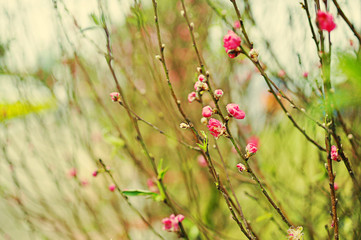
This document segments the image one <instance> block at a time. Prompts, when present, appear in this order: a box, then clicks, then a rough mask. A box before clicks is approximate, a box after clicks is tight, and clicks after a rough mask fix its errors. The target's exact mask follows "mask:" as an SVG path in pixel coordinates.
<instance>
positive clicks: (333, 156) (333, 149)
mask: <svg viewBox="0 0 361 240" xmlns="http://www.w3.org/2000/svg"><path fill="white" fill-rule="evenodd" d="M331 159H332V160H333V161H337V162H339V161H340V160H339V157H338V151H337V147H336V146H335V145H332V146H331Z"/></svg>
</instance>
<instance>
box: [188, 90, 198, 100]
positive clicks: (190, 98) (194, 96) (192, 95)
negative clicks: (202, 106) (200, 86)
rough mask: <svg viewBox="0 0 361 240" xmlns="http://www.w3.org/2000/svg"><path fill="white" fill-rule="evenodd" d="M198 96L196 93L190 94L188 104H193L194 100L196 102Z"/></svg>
mask: <svg viewBox="0 0 361 240" xmlns="http://www.w3.org/2000/svg"><path fill="white" fill-rule="evenodd" d="M196 97H197V94H196V92H191V93H190V94H188V102H189V103H191V102H193V101H194V100H196Z"/></svg>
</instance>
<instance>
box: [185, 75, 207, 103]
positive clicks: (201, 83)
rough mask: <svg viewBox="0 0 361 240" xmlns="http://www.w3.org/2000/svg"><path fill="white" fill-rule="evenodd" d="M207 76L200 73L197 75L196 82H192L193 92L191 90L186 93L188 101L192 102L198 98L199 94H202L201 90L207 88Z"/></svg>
mask: <svg viewBox="0 0 361 240" xmlns="http://www.w3.org/2000/svg"><path fill="white" fill-rule="evenodd" d="M206 81H207V78H206V77H205V76H204V75H203V74H201V75H199V76H198V80H197V82H196V83H195V84H194V90H195V92H191V93H189V94H188V102H189V103H192V102H194V101H195V100H197V99H198V97H199V95H202V93H203V91H207V90H208V84H207V83H206Z"/></svg>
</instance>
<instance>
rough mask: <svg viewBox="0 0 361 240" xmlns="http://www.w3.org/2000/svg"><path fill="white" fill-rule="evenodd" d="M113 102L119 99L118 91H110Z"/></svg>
mask: <svg viewBox="0 0 361 240" xmlns="http://www.w3.org/2000/svg"><path fill="white" fill-rule="evenodd" d="M109 95H110V97H111V99H112V101H113V102H118V101H119V100H120V93H118V92H112V93H110V94H109Z"/></svg>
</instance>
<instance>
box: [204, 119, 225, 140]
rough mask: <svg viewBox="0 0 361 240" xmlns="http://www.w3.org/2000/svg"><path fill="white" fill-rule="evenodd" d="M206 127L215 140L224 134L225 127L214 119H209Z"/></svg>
mask: <svg viewBox="0 0 361 240" xmlns="http://www.w3.org/2000/svg"><path fill="white" fill-rule="evenodd" d="M207 127H208V130H209V131H210V132H211V134H212V135H213V136H215V137H216V138H218V137H219V136H221V135H222V134H224V133H225V132H226V127H225V126H224V124H222V123H221V122H220V121H218V120H217V119H214V118H211V119H209V121H208V125H207Z"/></svg>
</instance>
